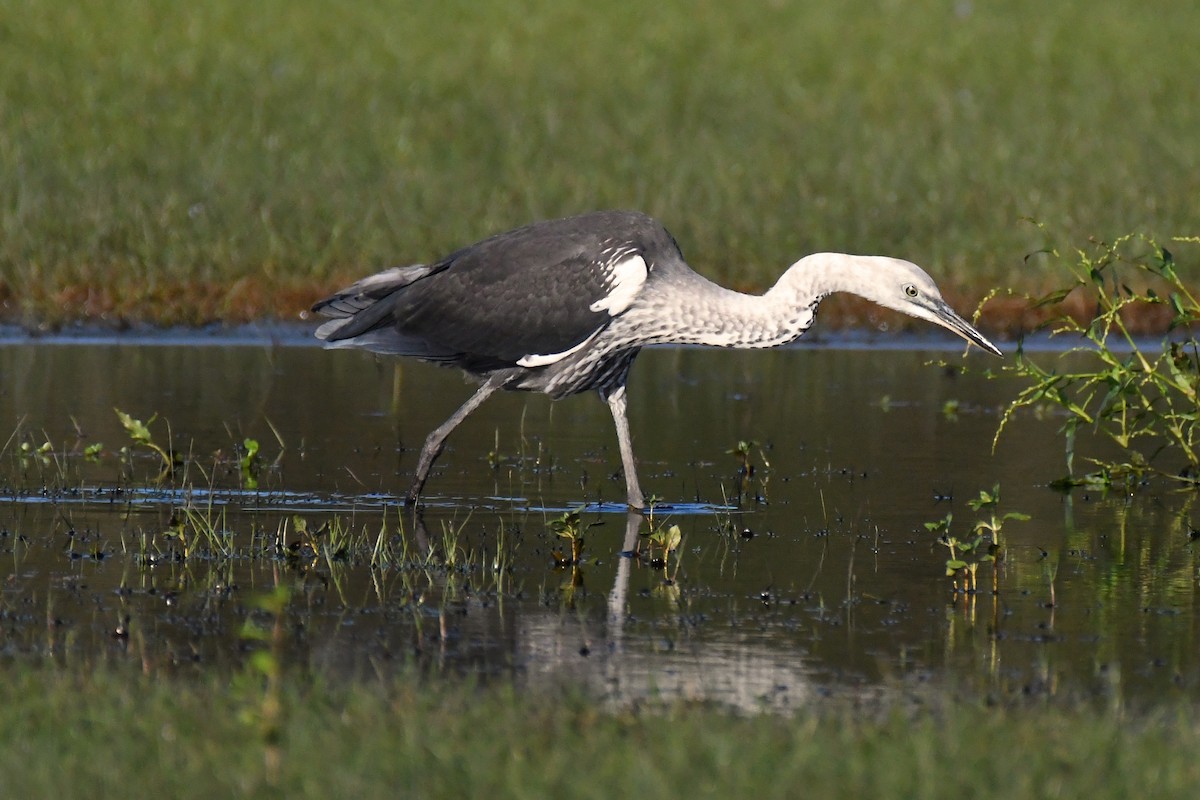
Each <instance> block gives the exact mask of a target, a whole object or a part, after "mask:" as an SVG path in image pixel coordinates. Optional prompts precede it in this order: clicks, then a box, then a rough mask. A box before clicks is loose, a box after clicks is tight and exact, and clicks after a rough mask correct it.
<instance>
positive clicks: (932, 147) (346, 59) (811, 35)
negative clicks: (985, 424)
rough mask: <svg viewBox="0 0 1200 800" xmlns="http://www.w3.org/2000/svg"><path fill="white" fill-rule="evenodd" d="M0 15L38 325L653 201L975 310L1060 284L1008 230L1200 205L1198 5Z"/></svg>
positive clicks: (1, 131) (725, 239) (220, 304)
mask: <svg viewBox="0 0 1200 800" xmlns="http://www.w3.org/2000/svg"><path fill="white" fill-rule="evenodd" d="M0 18H2V19H3V24H2V26H0V42H2V43H3V46H2V47H0V74H3V75H5V76H8V79H6V80H5V81H3V82H0V107H3V108H4V109H5V113H4V114H2V115H0V175H3V176H4V180H3V181H0V316H4V317H7V318H9V319H17V320H21V321H27V322H35V323H36V322H49V323H54V322H60V321H64V320H71V319H80V318H85V319H97V320H110V321H114V322H115V321H118V320H120V319H150V320H153V321H157V322H167V323H184V324H187V323H192V324H194V323H200V322H204V321H208V320H214V319H218V320H244V319H251V318H256V317H260V316H262V315H265V314H276V315H279V316H283V317H289V318H290V317H294V316H295V315H296V314H297V313H298V312H300V311H301V310H302V309H304V308H306V307H307V306H308V305H309V304H310V303H311V301H312V300H314V299H316V298H317V297H318V296H319V295H321V294H322V293H323V292H326V291H328V290H330V289H333V288H336V286H337V285H338V284H341V283H344V282H345V281H347V280H349V279H351V278H357V277H359V276H361V274H363V273H364V272H366V271H369V270H371V269H379V268H383V267H386V266H389V265H392V264H394V263H397V262H399V263H411V262H414V261H425V260H428V259H431V258H434V257H437V256H440V255H444V254H445V253H447V252H450V251H451V250H453V249H454V248H456V247H459V246H461V245H463V244H465V243H468V242H471V241H475V240H477V239H479V238H482V237H483V236H485V235H488V234H490V233H493V232H496V231H498V230H503V229H506V228H510V227H513V226H515V225H519V224H523V223H526V222H528V221H530V220H533V219H537V218H545V217H552V216H559V215H564V214H569V213H575V212H580V211H584V210H590V209H595V208H603V207H636V208H641V209H644V210H646V211H648V212H650V213H652V214H654V215H656V216H658V217H660V218H661V219H663V220H664V221H665V222H666V223H667V225H668V227H670V229H671V230H672V231H673V232H674V233H675V235H676V236H677V237H678V238H679V240H680V242H682V243H683V246H684V249H685V253H686V254H687V255H688V257H689V259H690V260H691V261H692V262H693V263H694V264H695V266H696V267H697V268H698V269H700V270H702V271H704V272H706V273H707V274H709V275H711V276H712V277H714V278H716V279H718V280H721V281H723V282H727V283H730V284H733V285H735V286H738V287H741V288H753V289H758V288H763V287H764V286H766V285H767V284H769V283H770V282H772V281H773V280H774V278H775V277H776V276H777V275H778V274H779V272H780V271H781V270H782V268H783V267H785V266H786V265H787V264H788V263H790V261H791V260H793V259H795V258H796V257H798V256H800V255H802V254H804V253H806V252H812V251H815V250H844V251H850V252H875V253H889V254H894V255H898V256H904V257H907V258H910V259H912V260H914V261H917V262H919V263H921V264H923V265H925V266H927V267H929V268H930V270H931V272H933V273H934V274H935V275H936V276H937V277H938V279H939V282H940V284H941V285H942V287H943V289H945V290H946V291H947V294H948V295H949V296H950V297H952V298H955V297H957V298H958V299H959V300H962V299H965V298H966V297H977V296H978V295H979V294H980V293H982V291H983V290H984V289H983V287H988V286H994V285H997V284H999V283H1015V284H1016V285H1017V288H1019V289H1021V290H1029V291H1039V290H1040V288H1041V287H1042V286H1043V284H1045V283H1046V281H1047V280H1048V278H1050V277H1051V276H1052V270H1048V269H1047V268H1046V267H1045V266H1043V265H1041V264H1036V263H1035V264H1030V265H1022V264H1020V263H1019V255H1020V254H1022V253H1024V252H1027V251H1028V250H1029V248H1030V246H1031V244H1032V243H1031V241H1030V237H1029V233H1028V231H1027V230H1025V229H1023V228H1021V227H1020V226H1018V225H1017V224H1016V220H1017V219H1018V218H1019V217H1021V216H1022V215H1030V216H1035V217H1037V218H1040V219H1045V220H1049V221H1051V222H1053V223H1054V224H1056V225H1061V226H1063V227H1065V228H1067V229H1069V230H1070V231H1072V232H1074V233H1077V234H1079V235H1085V234H1087V233H1089V232H1092V231H1096V230H1113V229H1121V230H1128V229H1130V228H1133V227H1136V228H1138V229H1143V230H1146V231H1147V232H1148V233H1150V234H1151V235H1157V236H1163V235H1165V232H1167V231H1176V230H1181V229H1184V228H1185V227H1186V226H1188V225H1192V224H1193V223H1194V220H1193V218H1192V211H1191V205H1190V201H1191V199H1192V198H1194V197H1196V196H1197V195H1200V185H1198V184H1197V176H1198V175H1200V169H1198V168H1197V165H1198V164H1200V139H1198V137H1197V136H1196V135H1195V132H1196V131H1197V130H1200V103H1196V102H1191V101H1190V99H1194V97H1195V80H1194V76H1195V75H1197V74H1200V48H1196V47H1191V46H1188V45H1187V42H1188V41H1190V39H1189V36H1188V34H1187V33H1186V32H1188V31H1195V30H1200V7H1197V6H1196V5H1195V4H1190V3H1173V4H1160V6H1159V7H1156V8H1155V10H1154V13H1153V14H1147V13H1145V9H1144V8H1143V6H1142V5H1140V4H1137V3H1134V2H1132V1H1131V0H1092V2H1087V3H1084V2H1081V1H1080V0H1064V2H1060V3H1055V4H1053V5H1050V6H1048V5H1046V4H1045V3H1039V2H1034V0H1013V1H1012V2H1008V3H1003V4H986V3H946V2H940V1H937V0H904V1H903V2H895V3H886V4H878V3H875V4H868V5H864V6H861V7H859V6H854V7H842V6H835V5H831V4H825V3H780V2H773V1H772V0H750V1H749V2H743V3H726V2H716V0H702V2H699V3H696V2H684V0H666V1H665V2H660V3H656V4H653V5H636V4H596V3H585V2H581V0H566V1H565V2H560V3H553V4H551V3H531V2H528V0H525V1H523V2H510V1H509V0H503V1H501V0H483V1H482V2H467V0H447V2H445V3H440V4H420V3H394V2H384V1H383V0H374V1H373V2H362V3H354V4H351V5H348V6H346V7H344V8H341V9H339V11H338V13H337V15H336V16H335V17H331V16H330V14H329V8H328V5H327V4H325V3H320V2H315V0H288V1H287V2H284V0H261V2H255V3H242V2H234V0H212V2H205V3H191V4H170V3H124V2H119V1H118V0H89V2H80V3H74V4H71V7H70V8H68V9H63V8H60V7H59V6H58V5H56V4H51V3H28V2H19V0H0ZM1164 31H1169V32H1172V37H1170V38H1164ZM1148 142H1149V143H1152V145H1151V146H1148V145H1147V143H1148ZM465 187H469V189H468V190H464V188H465ZM843 308H844V309H847V311H846V316H847V318H850V319H857V320H859V321H860V322H861V321H863V320H864V319H867V320H869V319H870V317H868V316H867V315H866V314H864V313H862V312H861V311H860V310H858V307H855V306H850V305H844V306H843ZM834 310H835V308H834V307H832V306H831V308H830V309H829V311H830V312H832V311H834Z"/></svg>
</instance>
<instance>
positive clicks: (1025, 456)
mask: <svg viewBox="0 0 1200 800" xmlns="http://www.w3.org/2000/svg"><path fill="white" fill-rule="evenodd" d="M297 344H298V343H297V342H296V341H295V340H292V339H287V340H286V341H285V342H283V343H275V344H272V343H270V342H265V341H264V342H260V343H257V344H254V343H246V342H241V343H239V344H237V345H236V346H234V345H230V344H228V343H222V341H221V340H220V339H216V340H209V341H204V342H199V343H197V342H185V343H181V342H175V343H166V344H158V345H156V346H144V345H139V344H138V342H137V341H136V340H129V341H118V342H101V343H78V342H76V343H62V342H59V343H51V344H46V343H37V342H13V343H9V344H7V345H0V446H2V448H3V449H2V452H0V585H2V594H0V624H2V629H0V658H2V659H3V660H4V661H6V662H8V663H17V662H33V663H41V662H46V661H54V662H56V663H63V664H73V665H76V666H79V665H83V666H86V665H90V664H98V663H109V662H122V663H124V662H128V663H132V664H134V665H136V666H139V667H140V668H143V669H147V670H163V671H170V672H185V673H186V672H202V671H205V670H236V669H240V668H241V667H242V664H243V661H244V659H245V657H246V654H247V653H248V652H250V651H251V650H253V649H254V648H256V647H258V646H260V645H259V644H258V643H257V642H255V641H254V640H252V639H250V638H247V637H246V636H245V633H246V630H245V625H246V621H247V619H250V620H252V622H253V623H254V624H256V625H258V627H259V628H262V629H268V628H270V627H271V625H272V620H271V619H270V617H269V615H267V614H266V612H263V611H261V610H258V605H259V599H260V598H261V597H263V596H264V595H266V594H267V593H268V592H270V591H271V589H272V588H273V587H276V586H283V587H285V588H286V590H287V592H288V597H289V600H288V605H287V610H286V612H285V614H284V616H283V618H282V621H283V622H284V623H285V624H284V626H283V628H282V630H283V631H284V641H285V647H286V652H287V658H288V664H289V666H290V667H292V668H295V669H309V670H313V671H315V672H319V673H321V674H323V675H327V676H331V677H338V678H348V679H354V678H358V677H367V676H372V675H377V674H387V673H389V672H392V671H394V670H395V669H397V668H398V667H400V666H405V667H411V666H413V665H415V666H416V667H417V668H419V669H421V670H423V671H425V672H428V673H430V674H461V673H470V674H476V675H480V676H484V677H486V678H488V679H503V680H511V681H513V682H515V683H517V684H518V685H521V686H526V687H529V688H531V689H534V690H536V689H537V688H538V687H539V686H542V685H546V684H550V683H553V684H558V683H563V682H568V683H571V684H575V685H580V686H584V687H586V688H588V689H589V690H590V691H592V692H593V693H595V694H597V695H598V696H601V697H603V698H605V699H606V700H608V701H611V702H612V703H613V704H623V703H629V702H635V701H639V700H643V699H646V698H653V697H667V698H674V697H685V698H696V699H707V700H713V701H716V702H719V703H723V704H729V705H731V706H736V707H741V708H746V709H755V708H762V707H766V708H778V709H786V708H789V707H794V706H796V705H799V704H803V703H805V702H807V701H808V700H809V699H810V698H812V697H813V696H815V695H823V694H828V693H838V692H852V693H859V692H870V691H875V690H877V689H880V688H881V687H888V688H895V687H897V686H900V687H903V686H905V685H911V684H912V683H926V682H930V681H945V682H947V684H949V685H954V686H957V687H966V688H967V689H972V690H979V691H981V692H988V693H992V694H995V695H998V696H1002V697H1012V696H1018V697H1019V696H1034V697H1058V696H1069V697H1072V698H1076V697H1080V696H1083V697H1095V698H1098V699H1099V700H1100V701H1101V702H1105V703H1124V702H1136V703H1158V702H1170V701H1172V700H1176V699H1189V700H1193V701H1194V700H1195V699H1197V697H1200V663H1198V662H1200V658H1198V656H1200V651H1198V648H1197V644H1198V639H1200V637H1198V631H1197V627H1198V624H1200V615H1198V611H1200V602H1198V599H1197V594H1198V591H1197V590H1198V586H1197V564H1198V560H1197V557H1196V553H1195V546H1193V545H1192V544H1191V542H1190V537H1189V534H1190V532H1191V530H1192V519H1193V513H1192V505H1193V504H1194V497H1195V496H1194V494H1192V493H1179V492H1176V491H1173V490H1172V489H1171V488H1170V487H1168V486H1165V485H1164V486H1158V485H1152V486H1150V487H1147V488H1146V489H1145V490H1143V491H1142V492H1139V493H1138V494H1137V496H1135V497H1126V496H1121V495H1116V496H1114V495H1113V494H1111V493H1110V494H1107V495H1105V494H1100V493H1095V492H1092V493H1088V492H1082V491H1077V492H1075V493H1074V494H1073V495H1069V496H1065V495H1062V494H1058V493H1055V492H1053V491H1051V490H1049V489H1048V488H1046V484H1047V483H1048V482H1049V481H1050V480H1052V479H1054V478H1056V477H1059V476H1060V475H1061V474H1062V473H1063V471H1064V466H1063V454H1062V445H1061V442H1060V441H1059V440H1058V439H1057V438H1056V436H1055V429H1056V425H1057V422H1056V420H1055V419H1053V418H1047V419H1040V420H1039V419H1035V418H1034V417H1032V416H1030V417H1026V418H1022V419H1020V420H1018V422H1017V423H1016V424H1015V425H1014V426H1013V427H1011V428H1010V430H1009V431H1008V432H1007V433H1006V434H1005V438H1004V439H1002V440H1001V442H1000V445H999V447H998V448H997V450H996V451H995V453H993V452H992V451H991V443H992V437H993V434H994V432H995V428H996V424H997V421H998V416H999V410H1000V408H1001V407H1002V405H1003V403H1004V401H1005V399H1006V398H1007V397H1008V396H1010V395H1011V394H1012V393H1014V392H1015V390H1016V387H1014V386H1013V385H1011V384H1009V383H1006V382H1004V381H989V380H986V379H985V378H984V377H983V376H981V375H979V374H978V373H977V372H969V373H967V374H960V373H959V372H958V371H957V370H954V369H947V368H944V367H940V366H936V365H933V364H931V363H930V362H931V361H932V360H935V359H946V360H947V361H949V362H951V363H953V364H955V365H960V364H961V363H963V362H962V361H961V359H960V355H959V353H958V352H957V351H943V352H929V351H922V350H898V349H892V350H887V351H883V352H879V351H871V350H867V349H838V348H802V349H788V350H777V351H771V352H765V353H746V352H721V351H712V350H691V349H664V350H654V351H647V352H646V353H644V354H643V355H642V357H641V358H640V359H639V361H638V363H637V365H636V366H635V367H634V372H633V377H632V381H631V385H630V417H631V421H632V424H633V429H634V437H635V448H636V450H637V453H638V456H639V459H640V463H641V475H642V482H643V488H644V489H645V490H646V491H647V492H648V493H653V494H654V495H656V496H658V497H659V498H661V500H662V503H663V506H662V507H661V508H660V509H659V510H658V512H657V514H656V516H655V519H654V521H653V524H654V525H658V524H662V523H663V522H664V521H665V524H666V525H667V527H669V526H670V525H675V524H677V525H679V526H680V529H681V532H682V535H683V541H682V546H681V548H680V550H679V551H678V553H677V555H673V556H671V558H670V559H668V561H667V564H666V568H667V572H666V573H664V570H663V569H661V568H659V567H658V566H657V565H654V564H651V563H650V561H649V559H638V558H630V557H628V555H622V554H623V553H627V552H628V551H630V550H632V549H635V547H638V546H639V545H638V540H639V539H641V544H640V547H641V549H642V550H645V547H646V543H645V539H644V537H642V536H641V534H646V533H647V532H648V531H649V527H650V524H651V523H649V522H647V521H646V520H644V519H643V518H641V517H637V516H633V517H629V516H627V515H626V514H625V513H624V511H623V510H622V509H621V508H620V507H619V506H618V505H617V504H616V503H617V502H619V501H620V500H621V498H623V497H624V488H623V484H622V483H621V480H620V474H619V469H620V460H619V456H618V453H617V451H616V441H615V436H614V434H613V431H612V422H611V418H610V417H609V416H608V412H607V409H606V408H605V407H604V405H603V404H602V403H600V402H599V401H598V400H597V399H596V398H595V397H593V396H590V395H588V396H580V397H576V398H570V399H568V400H564V401H560V402H557V403H554V402H551V401H549V400H547V399H546V398H544V397H541V396H536V395H520V394H506V395H503V396H500V397H496V398H494V399H493V400H490V401H489V402H488V403H487V404H485V406H484V407H483V408H482V409H481V410H480V411H479V412H477V413H476V414H475V415H474V416H473V417H471V418H470V419H469V420H468V421H467V422H466V423H465V424H464V425H463V426H462V428H460V429H459V430H458V431H457V432H456V434H455V435H454V436H453V437H452V438H451V440H450V444H449V447H448V449H447V451H446V452H445V453H444V454H443V456H442V458H441V459H440V460H439V462H438V464H437V466H436V467H435V471H434V474H433V477H432V478H431V480H430V482H429V484H428V486H427V492H428V497H427V506H426V508H425V510H424V513H423V514H422V515H420V516H419V517H413V516H412V515H411V514H409V513H405V512H404V511H403V509H400V508H398V507H397V506H396V504H395V495H396V494H397V493H399V492H400V491H402V490H403V488H405V487H406V486H407V483H408V479H409V476H410V470H411V469H412V466H413V464H414V462H415V458H416V452H417V450H419V448H420V445H421V443H422V441H423V438H424V436H425V435H426V433H427V432H428V431H429V430H430V429H431V428H433V427H434V426H435V425H437V424H438V423H440V422H441V421H442V420H443V419H444V418H445V417H446V416H447V415H448V414H449V413H450V412H451V411H452V410H453V409H454V408H455V407H456V406H457V405H458V404H459V403H460V402H461V401H462V400H463V399H465V397H466V396H467V395H468V394H469V392H470V391H471V388H470V387H469V386H468V385H466V384H465V383H464V382H463V380H462V378H461V377H460V376H459V375H458V373H456V372H452V371H449V370H442V369H438V368H436V367H431V366H427V365H423V364H420V363H414V362H401V363H397V362H393V361H389V360H377V359H375V358H373V357H372V356H369V355H366V354H359V353H347V352H326V351H322V350H320V349H318V348H316V347H312V346H293V345H297ZM968 363H969V364H971V365H972V366H973V367H980V368H982V367H987V366H991V365H992V363H989V361H988V360H987V359H986V357H984V356H979V355H972V356H970V357H969V359H968ZM114 409H121V410H123V411H126V412H128V413H130V414H132V415H133V416H134V417H137V418H139V419H142V420H148V419H149V418H150V417H151V416H153V415H155V414H157V415H158V419H157V420H155V422H153V423H152V424H151V426H150V429H151V432H152V434H153V435H154V437H155V440H156V441H157V442H159V443H161V444H163V445H170V447H171V448H172V449H173V450H174V451H175V452H176V453H179V454H181V456H183V457H184V463H183V465H182V466H180V467H179V468H177V469H176V472H175V474H174V475H173V476H171V477H168V478H167V479H165V480H163V481H156V480H155V477H156V474H157V472H158V469H157V466H156V463H155V459H156V457H155V456H153V454H152V453H150V451H149V450H148V449H147V448H145V447H133V448H132V450H131V451H130V452H129V453H122V452H121V451H122V448H123V447H127V446H129V445H130V444H131V442H130V438H129V436H128V434H127V433H126V432H125V431H124V430H123V429H122V427H121V425H120V423H119V421H118V419H117V416H116V414H115V413H114ZM10 434H11V435H10ZM247 437H249V438H253V439H255V440H257V441H258V443H259V445H260V452H259V454H258V457H257V467H256V469H255V470H254V480H248V478H247V476H246V474H245V473H243V471H242V470H241V469H240V467H239V464H238V458H239V455H240V452H241V450H240V448H241V447H242V446H243V442H244V440H245V439H246V438H247ZM739 441H748V442H754V443H755V444H752V445H751V446H750V448H749V452H750V457H751V461H752V463H753V464H754V466H755V470H754V474H753V475H752V476H750V477H749V478H746V477H745V476H742V475H739V473H738V460H737V458H736V457H735V455H733V454H731V453H730V452H729V451H730V450H732V449H734V448H735V447H736V445H737V444H738V442H739ZM46 442H49V444H50V447H49V449H48V450H46V452H44V453H39V452H36V451H38V450H40V449H41V448H42V446H43V443H46ZM97 443H99V444H100V445H102V448H101V450H100V452H99V453H98V454H96V455H94V456H93V457H90V458H89V457H85V455H84V453H85V449H86V448H87V447H88V446H89V445H95V444H97ZM996 484H999V485H1000V488H1001V494H1002V502H1001V504H1000V506H999V508H998V511H999V513H1001V514H1003V513H1005V512H1008V511H1020V512H1023V513H1025V514H1029V515H1031V516H1032V519H1031V520H1029V521H1025V522H1019V521H1010V522H1009V523H1007V524H1006V526H1005V528H1004V531H1003V533H1004V537H1005V540H1006V542H1007V559H1006V561H1005V563H1004V564H1003V566H1002V567H1001V569H1000V570H999V572H998V573H996V574H995V581H996V586H997V592H996V593H995V594H993V592H992V582H993V571H992V568H991V566H990V565H988V564H984V565H983V566H981V567H980V569H979V572H978V575H979V581H980V587H981V591H979V592H978V593H976V594H974V595H971V596H965V595H962V594H956V593H954V592H953V591H952V585H951V578H948V577H947V576H946V574H945V563H946V560H947V558H948V556H949V553H948V552H947V550H946V548H945V547H944V546H943V545H941V544H938V542H937V534H935V533H930V532H929V531H928V530H927V529H926V527H925V523H927V522H932V521H936V520H939V519H942V518H944V517H945V516H946V515H947V514H948V513H953V517H954V518H953V522H952V526H953V527H952V532H954V533H956V534H958V535H959V536H960V537H966V536H967V535H968V534H969V532H970V529H971V527H972V526H973V524H974V522H975V521H976V520H978V519H980V518H983V517H985V516H987V514H988V512H986V511H982V512H977V511H974V510H972V509H971V508H969V507H968V506H967V503H966V501H967V500H969V499H972V498H973V497H976V496H977V495H978V493H979V491H980V490H981V489H990V488H991V487H992V486H993V485H996ZM580 507H585V508H584V510H583V512H582V515H581V520H582V523H583V525H584V526H587V525H589V524H591V523H600V524H597V525H594V526H592V527H587V528H586V530H585V531H584V532H583V534H582V535H583V538H584V543H583V546H582V550H581V556H580V559H579V563H578V564H576V565H569V564H564V563H562V561H563V560H564V558H567V557H568V556H569V554H570V549H571V548H570V543H569V542H568V541H567V540H565V539H563V538H560V537H558V536H556V535H555V533H554V531H553V530H552V527H551V524H550V523H551V522H552V521H554V520H556V519H558V518H559V517H560V516H561V515H562V514H563V512H564V511H567V510H571V509H577V508H580ZM297 518H299V519H300V520H302V522H301V523H300V524H302V525H305V526H307V529H308V530H310V531H316V530H319V529H321V528H322V526H324V525H332V526H333V527H334V529H335V530H336V531H341V532H343V533H344V535H345V536H346V537H347V538H346V543H345V544H344V545H338V544H337V542H335V541H333V539H331V534H329V533H328V532H326V533H324V534H322V535H320V536H318V537H316V538H315V539H313V540H312V542H313V543H315V548H314V547H310V546H309V545H308V544H307V543H306V541H307V540H305V539H304V537H303V536H302V535H301V533H300V532H299V531H298V530H297V528H296V525H297V522H296V519H297ZM203 528H211V529H212V530H213V531H215V534H214V536H213V537H209V538H207V539H206V538H205V537H203V536H201V535H200V534H199V531H200V530H201V529H203ZM179 530H182V531H183V534H184V537H183V539H180V538H179V537H178V536H175V535H173V534H174V533H175V532H178V531H179ZM425 542H428V543H429V546H430V547H431V548H432V554H431V555H428V556H427V555H425V551H424V550H423V549H422V544H424V543H425ZM185 550H186V557H185V556H184V553H185Z"/></svg>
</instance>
